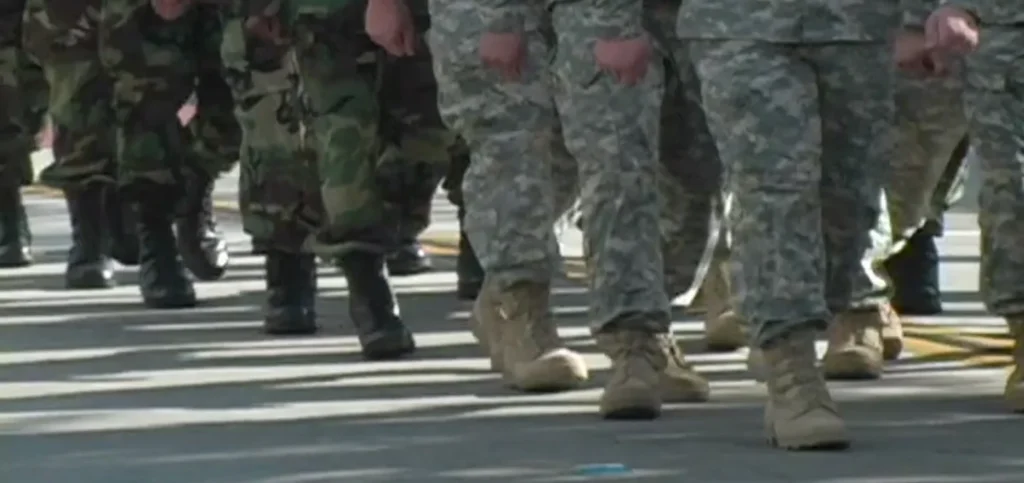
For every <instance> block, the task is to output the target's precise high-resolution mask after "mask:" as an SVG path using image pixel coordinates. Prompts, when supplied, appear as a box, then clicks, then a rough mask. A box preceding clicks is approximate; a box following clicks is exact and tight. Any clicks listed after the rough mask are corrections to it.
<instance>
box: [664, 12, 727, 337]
mask: <svg viewBox="0 0 1024 483" xmlns="http://www.w3.org/2000/svg"><path fill="white" fill-rule="evenodd" d="M646 6H647V8H648V10H649V12H650V13H649V14H648V19H649V22H650V27H649V30H650V31H652V32H654V33H655V35H656V37H657V38H659V39H660V40H661V41H662V43H664V44H665V46H664V48H665V50H666V51H667V56H668V58H667V59H666V60H667V63H666V65H667V67H668V69H669V70H668V73H667V75H666V80H665V94H664V98H663V102H662V109H661V138H660V143H659V144H660V147H659V151H660V152H659V158H660V163H659V165H658V170H659V173H658V176H657V183H658V191H659V195H660V196H659V198H660V200H661V209H660V223H659V224H660V227H661V247H662V254H663V257H664V267H665V268H664V270H665V287H666V292H667V293H668V297H669V300H674V299H676V298H677V297H679V296H680V295H685V296H684V299H686V300H684V303H686V304H689V303H690V302H692V300H693V298H694V296H695V293H696V291H697V289H698V288H699V287H701V286H702V284H703V296H704V301H703V303H704V305H705V307H706V308H707V310H706V313H705V321H704V324H705V325H704V327H705V342H706V344H707V346H708V348H710V349H711V350H716V351H731V350H735V349H737V348H738V347H740V346H743V345H745V344H746V335H745V334H744V332H743V330H742V324H741V322H742V321H740V320H739V318H738V317H737V316H736V315H735V313H733V312H732V311H730V310H729V300H728V297H729V290H728V282H727V279H726V278H725V277H722V276H721V275H722V274H723V271H724V270H723V268H724V262H723V261H722V260H721V257H719V258H714V254H715V248H716V246H717V245H718V237H719V235H720V233H719V232H720V230H721V225H722V223H721V222H722V220H721V209H722V207H721V204H722V203H721V201H722V200H721V161H720V160H719V157H718V149H717V148H716V147H715V143H714V139H713V138H712V137H711V134H710V133H709V132H708V128H707V119H706V118H705V116H704V109H703V107H702V105H701V99H700V96H701V89H700V80H699V79H698V78H697V75H696V73H695V72H694V70H693V63H692V62H691V60H690V55H689V53H688V52H687V44H686V43H685V42H684V41H682V40H681V39H679V38H678V36H677V35H676V33H675V19H676V14H677V6H678V3H677V2H671V1H664V0H656V1H651V2H648V4H647V5H646Z"/></svg>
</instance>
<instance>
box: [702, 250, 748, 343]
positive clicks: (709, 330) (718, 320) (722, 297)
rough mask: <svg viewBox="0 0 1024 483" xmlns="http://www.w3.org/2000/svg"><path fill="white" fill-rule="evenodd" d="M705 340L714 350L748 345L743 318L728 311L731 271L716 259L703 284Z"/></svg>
mask: <svg viewBox="0 0 1024 483" xmlns="http://www.w3.org/2000/svg"><path fill="white" fill-rule="evenodd" d="M701 292H702V293H703V294H704V307H705V308H706V309H707V310H706V312H705V314H704V343H705V344H706V345H707V348H708V350H709V351H712V352H732V351H734V350H736V349H739V348H740V347H743V346H745V345H747V333H746V330H745V325H744V323H743V319H742V318H740V316H739V315H737V314H736V313H735V312H733V311H732V310H729V272H728V266H727V264H726V263H725V262H724V261H718V260H716V261H714V262H712V264H711V269H710V270H709V271H708V275H707V277H706V278H705V279H704V284H703V285H702V286H701Z"/></svg>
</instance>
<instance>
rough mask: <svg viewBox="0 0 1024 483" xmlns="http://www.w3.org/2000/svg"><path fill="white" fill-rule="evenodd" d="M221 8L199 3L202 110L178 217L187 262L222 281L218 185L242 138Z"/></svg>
mask: <svg viewBox="0 0 1024 483" xmlns="http://www.w3.org/2000/svg"><path fill="white" fill-rule="evenodd" d="M219 8H220V7H217V6H213V5H202V4H200V5H197V6H196V7H195V9H196V16H197V17H198V18H197V22H198V24H199V25H198V26H197V31H196V32H195V34H194V35H195V50H194V51H192V52H191V53H192V54H193V55H195V56H196V59H197V63H198V74H197V79H196V85H195V95H196V115H195V117H194V118H193V119H192V122H191V124H189V129H190V130H191V131H192V139H193V144H192V155H191V156H188V157H187V158H186V161H187V163H188V169H186V170H184V171H183V172H184V173H185V174H186V177H185V179H186V182H185V195H184V198H183V199H182V206H181V209H182V212H181V213H180V215H179V217H178V218H177V220H175V228H176V232H177V241H178V251H179V252H181V258H182V261H183V262H184V263H185V266H186V267H188V269H189V271H191V272H192V274H193V275H195V276H196V278H198V279H200V280H216V279H218V278H220V277H222V276H224V271H225V270H226V269H227V265H228V247H227V244H226V243H225V242H224V240H223V238H222V236H221V235H220V234H219V233H218V232H217V223H216V220H215V218H214V213H213V188H214V183H215V182H216V180H217V178H218V177H220V175H221V174H223V173H226V172H228V171H230V170H231V169H233V168H234V166H235V163H236V162H237V161H238V157H239V153H238V151H239V144H240V143H241V138H242V131H241V127H239V125H238V120H237V119H236V118H235V113H234V110H235V104H234V102H233V101H234V98H233V97H232V96H231V88H230V87H229V86H228V84H227V81H226V80H225V79H224V65H223V63H222V61H221V55H220V54H221V52H220V50H221V49H220V47H221V40H222V38H223V33H224V22H223V20H222V18H221V12H220V11H219Z"/></svg>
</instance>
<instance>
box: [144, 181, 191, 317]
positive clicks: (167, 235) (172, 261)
mask: <svg viewBox="0 0 1024 483" xmlns="http://www.w3.org/2000/svg"><path fill="white" fill-rule="evenodd" d="M154 191H160V190H154ZM149 196H151V197H153V198H152V199H147V200H145V201H143V202H141V203H138V204H137V205H135V207H136V215H135V216H136V218H137V220H138V225H137V228H136V229H137V231H138V234H139V290H140V291H141V292H142V301H143V303H144V304H146V306H147V307H151V308H154V309H176V308H186V307H194V306H195V305H196V293H195V289H194V288H193V287H192V281H191V280H189V278H188V274H187V273H185V266H184V264H183V263H182V261H181V256H179V254H178V248H177V243H176V240H175V239H174V229H173V228H172V226H171V225H172V224H173V222H172V218H173V214H172V206H173V203H168V202H167V200H173V199H174V197H173V195H171V194H170V193H162V192H154V193H151V194H150V195H149Z"/></svg>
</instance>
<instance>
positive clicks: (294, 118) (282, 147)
mask: <svg viewBox="0 0 1024 483" xmlns="http://www.w3.org/2000/svg"><path fill="white" fill-rule="evenodd" d="M226 13H227V21H226V23H225V30H224V43H223V46H222V51H221V52H222V56H223V59H224V64H225V67H226V70H227V73H226V76H227V79H228V81H229V84H230V86H231V91H232V95H233V96H234V99H235V104H236V111H235V112H236V115H237V117H238V121H239V124H240V125H241V128H242V149H241V160H240V166H239V172H240V180H239V205H240V207H241V211H242V226H243V228H244V229H245V232H246V233H247V234H249V236H251V237H252V245H253V248H254V251H255V252H256V253H264V252H266V251H268V250H280V251H285V252H298V251H301V249H302V247H303V243H304V242H305V240H306V238H307V237H308V236H309V234H311V233H313V232H314V231H315V230H316V228H317V227H318V226H319V224H320V216H321V211H322V207H321V205H320V190H319V185H318V182H317V175H316V165H315V162H314V159H313V158H312V157H311V156H308V155H307V153H305V152H304V150H303V144H302V131H301V121H302V118H301V111H300V109H301V105H300V102H299V98H298V93H299V90H298V87H299V79H298V72H297V67H296V65H295V59H294V57H293V56H292V54H291V52H290V51H289V50H288V49H287V48H282V47H279V46H276V45H273V44H272V43H270V42H266V41H264V40H261V39H259V38H256V37H253V36H250V35H248V34H247V33H246V32H245V31H244V30H243V28H242V16H241V15H239V13H238V12H226Z"/></svg>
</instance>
